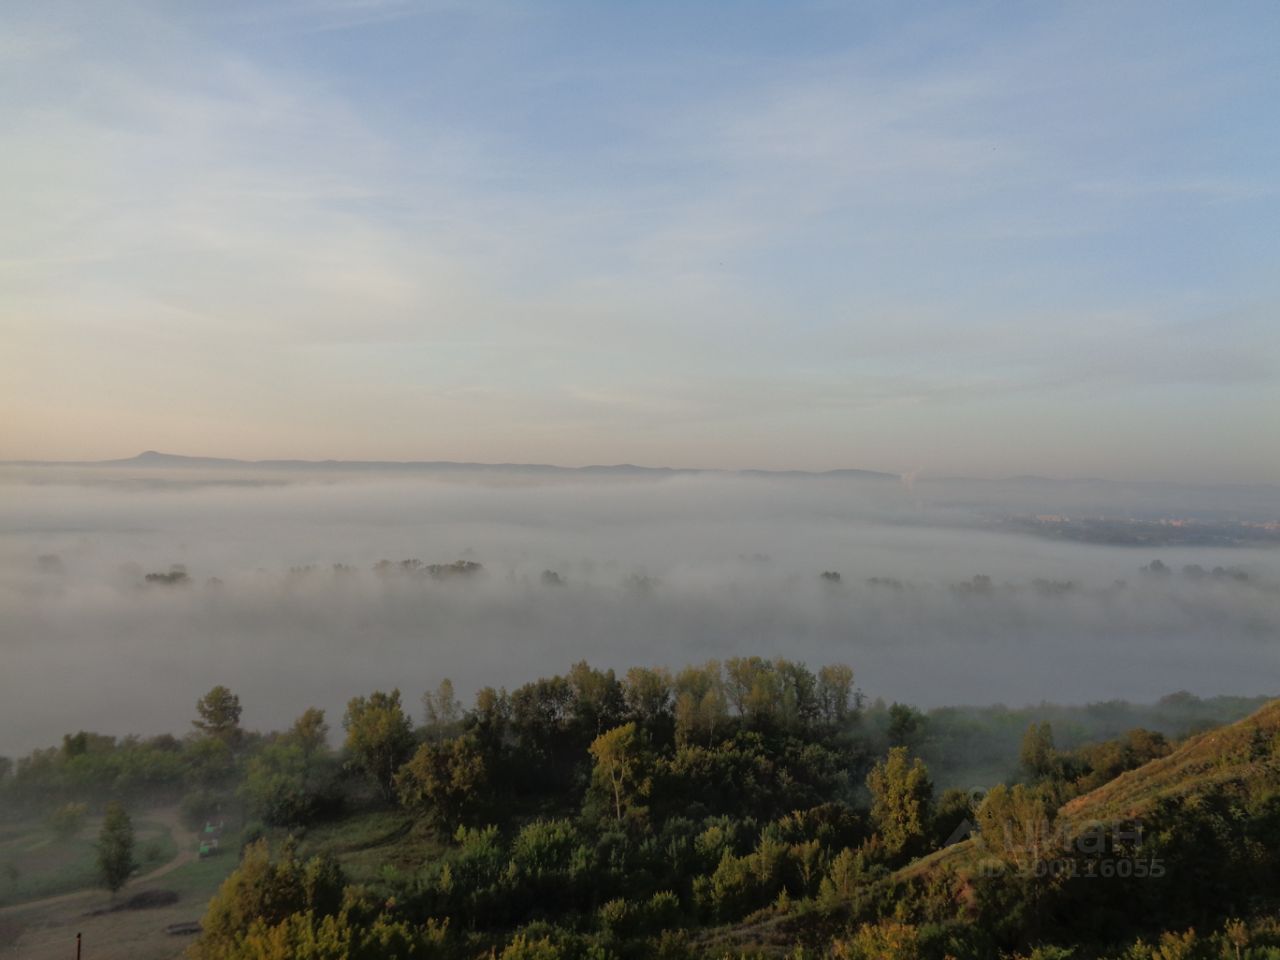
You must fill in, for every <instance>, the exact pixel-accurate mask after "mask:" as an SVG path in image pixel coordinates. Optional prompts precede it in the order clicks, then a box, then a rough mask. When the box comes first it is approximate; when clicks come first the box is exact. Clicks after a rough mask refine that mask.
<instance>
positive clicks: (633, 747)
mask: <svg viewBox="0 0 1280 960" xmlns="http://www.w3.org/2000/svg"><path fill="white" fill-rule="evenodd" d="M590 749H591V756H592V757H593V758H594V760H595V768H594V769H593V770H592V771H591V785H592V787H593V789H595V790H598V791H601V792H603V793H606V794H607V795H608V796H610V797H611V798H612V801H613V813H614V819H616V820H618V821H619V822H621V820H622V817H623V813H624V812H625V813H627V814H629V815H632V816H638V815H642V814H643V812H644V808H643V807H640V806H638V805H637V804H636V800H637V799H639V798H641V797H644V796H645V795H647V794H648V792H649V788H650V785H651V782H652V781H651V780H650V778H649V777H647V776H646V775H645V769H644V768H645V762H644V761H645V756H644V753H645V751H644V747H643V743H642V742H641V739H640V735H639V733H638V732H637V730H636V725H635V722H634V721H632V722H631V723H624V724H623V725H622V726H620V727H614V728H613V729H612V730H609V731H607V732H605V733H602V734H600V736H598V737H596V739H595V740H594V741H592V743H591V748H590Z"/></svg>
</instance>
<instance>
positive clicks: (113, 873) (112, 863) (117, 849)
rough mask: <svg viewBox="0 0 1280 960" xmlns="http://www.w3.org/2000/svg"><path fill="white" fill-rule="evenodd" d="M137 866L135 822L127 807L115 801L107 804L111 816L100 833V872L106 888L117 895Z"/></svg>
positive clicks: (104, 819) (108, 815) (108, 813)
mask: <svg viewBox="0 0 1280 960" xmlns="http://www.w3.org/2000/svg"><path fill="white" fill-rule="evenodd" d="M135 866H136V864H135V863H134V860H133V821H132V820H130V819H129V815H128V814H127V813H125V811H124V807H122V806H120V804H119V803H116V802H114V801H113V802H112V803H110V804H108V805H107V815H106V816H105V817H104V818H103V820H102V829H101V830H100V831H99V833H98V872H99V873H100V874H101V876H102V883H103V886H105V887H106V888H107V889H108V890H110V891H111V893H112V895H114V894H115V892H116V891H117V890H119V889H120V888H121V887H123V886H124V884H125V881H126V880H128V879H129V874H131V873H133V870H134V867H135Z"/></svg>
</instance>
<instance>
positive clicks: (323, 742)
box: [287, 707, 329, 759]
mask: <svg viewBox="0 0 1280 960" xmlns="http://www.w3.org/2000/svg"><path fill="white" fill-rule="evenodd" d="M287 739H288V740H289V741H290V742H291V743H294V744H296V745H297V746H298V747H299V748H300V749H301V750H302V752H303V754H304V755H305V756H306V757H307V758H308V759H309V758H311V757H315V756H316V755H318V754H322V753H324V752H325V751H326V750H327V749H328V746H329V724H327V723H326V722H325V719H324V711H323V710H320V709H318V708H316V707H308V708H307V709H306V710H304V711H303V712H302V714H301V716H299V717H298V719H297V720H295V721H293V726H292V727H290V728H289V733H288V735H287Z"/></svg>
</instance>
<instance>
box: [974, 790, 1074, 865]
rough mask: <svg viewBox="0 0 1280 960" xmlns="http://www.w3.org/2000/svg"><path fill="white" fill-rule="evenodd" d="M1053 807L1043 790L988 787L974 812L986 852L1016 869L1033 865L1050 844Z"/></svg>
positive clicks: (1051, 839) (1051, 840)
mask: <svg viewBox="0 0 1280 960" xmlns="http://www.w3.org/2000/svg"><path fill="white" fill-rule="evenodd" d="M1054 813H1055V810H1054V805H1053V804H1052V803H1051V802H1050V801H1049V799H1048V798H1047V797H1046V795H1045V792H1044V788H1032V787H1028V786H1026V785H1025V784H1021V783H1019V784H1015V785H1014V786H1013V787H1007V786H1005V785H1004V784H1003V783H1002V784H998V785H997V786H995V787H992V788H991V790H990V792H989V793H988V794H987V796H986V799H985V800H983V802H982V806H981V807H979V808H978V829H979V831H980V833H979V835H980V837H981V839H982V845H983V847H985V848H986V850H987V851H988V852H990V853H991V854H994V855H995V856H998V857H1000V858H1002V859H1004V860H1007V861H1009V862H1011V863H1013V864H1014V865H1015V866H1017V867H1020V868H1026V867H1029V866H1031V865H1033V864H1035V863H1036V862H1037V861H1038V860H1039V859H1040V858H1041V857H1042V856H1043V855H1044V853H1045V852H1046V850H1047V848H1048V847H1049V846H1050V845H1051V844H1052V842H1053V839H1054V838H1053V837H1052V835H1051V832H1050V827H1051V824H1052V822H1053V818H1054Z"/></svg>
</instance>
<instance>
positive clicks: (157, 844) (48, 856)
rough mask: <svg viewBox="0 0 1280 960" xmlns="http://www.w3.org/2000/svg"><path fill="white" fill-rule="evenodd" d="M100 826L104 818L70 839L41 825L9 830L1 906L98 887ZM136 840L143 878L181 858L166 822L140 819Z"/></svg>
mask: <svg viewBox="0 0 1280 960" xmlns="http://www.w3.org/2000/svg"><path fill="white" fill-rule="evenodd" d="M100 826H101V818H94V819H91V820H89V821H88V822H87V823H86V824H85V826H84V827H83V828H82V829H81V830H80V831H79V832H78V834H77V835H76V836H74V837H70V838H67V839H59V838H56V837H54V836H53V835H52V833H50V831H49V829H48V828H47V827H46V826H45V825H44V823H43V822H39V821H36V822H31V823H28V824H24V825H21V826H17V825H14V826H10V827H9V828H7V830H6V831H5V834H4V835H3V836H0V906H7V905H9V904H17V903H22V902H25V901H27V900H38V899H40V898H42V897H49V896H54V895H57V894H61V893H68V892H70V891H72V890H83V889H86V888H90V887H94V886H96V885H97V884H98V882H99V881H98V861H97V846H96V842H95V841H96V837H97V832H98V829H99V827H100ZM134 835H135V838H136V847H135V850H134V857H135V859H136V860H137V861H138V864H139V868H140V870H141V872H143V873H145V872H146V871H147V870H150V869H152V868H153V867H157V866H159V865H160V864H162V863H166V862H167V861H169V860H172V859H173V858H174V857H175V856H176V855H177V844H176V843H175V841H174V839H173V834H172V832H171V831H170V830H169V828H168V827H167V826H165V825H164V824H162V823H158V822H155V821H152V820H140V821H138V822H137V823H135V824H134Z"/></svg>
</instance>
